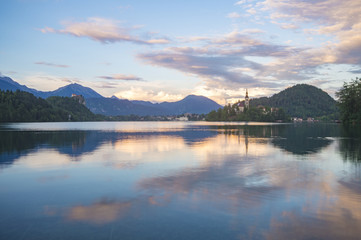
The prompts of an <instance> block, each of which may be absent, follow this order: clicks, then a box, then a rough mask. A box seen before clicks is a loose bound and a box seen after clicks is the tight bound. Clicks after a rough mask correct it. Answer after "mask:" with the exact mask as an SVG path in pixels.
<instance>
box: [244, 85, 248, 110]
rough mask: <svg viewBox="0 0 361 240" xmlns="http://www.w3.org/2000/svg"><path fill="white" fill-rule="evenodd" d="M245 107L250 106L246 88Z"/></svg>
mask: <svg viewBox="0 0 361 240" xmlns="http://www.w3.org/2000/svg"><path fill="white" fill-rule="evenodd" d="M244 107H245V108H249V97H248V89H246V97H245V98H244Z"/></svg>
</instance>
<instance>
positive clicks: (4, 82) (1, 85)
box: [0, 76, 45, 98]
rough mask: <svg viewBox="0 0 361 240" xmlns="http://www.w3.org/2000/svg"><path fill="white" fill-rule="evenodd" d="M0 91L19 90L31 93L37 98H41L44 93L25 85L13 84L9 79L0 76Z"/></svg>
mask: <svg viewBox="0 0 361 240" xmlns="http://www.w3.org/2000/svg"><path fill="white" fill-rule="evenodd" d="M0 90H3V91H6V90H9V91H16V90H20V91H24V92H29V93H32V94H34V95H35V96H37V97H42V96H43V95H45V92H41V91H38V90H35V89H33V88H28V87H27V86H25V85H20V84H19V83H17V82H15V81H14V80H12V79H11V78H9V77H5V76H0ZM43 98H44V97H43Z"/></svg>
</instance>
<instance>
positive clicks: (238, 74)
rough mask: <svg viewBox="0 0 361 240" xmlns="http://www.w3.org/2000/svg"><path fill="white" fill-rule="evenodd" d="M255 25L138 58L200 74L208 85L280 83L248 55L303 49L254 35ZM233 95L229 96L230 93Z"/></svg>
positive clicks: (229, 86) (277, 55)
mask: <svg viewBox="0 0 361 240" xmlns="http://www.w3.org/2000/svg"><path fill="white" fill-rule="evenodd" d="M260 33H262V31H261V30H258V29H253V30H251V29H245V31H232V32H230V33H228V34H225V35H223V36H219V37H216V38H208V39H206V40H205V39H204V38H203V39H202V40H201V41H202V43H204V44H203V46H200V47H189V46H183V47H170V48H166V49H164V50H162V51H155V52H150V53H143V54H138V56H137V57H138V58H139V59H141V60H142V61H144V62H145V63H148V64H150V65H154V66H162V67H165V68H170V69H175V70H177V71H180V72H182V73H184V74H190V75H194V76H196V77H198V78H200V79H201V80H202V81H203V82H204V83H205V85H206V86H207V87H212V88H217V89H219V90H221V89H238V88H246V87H248V88H249V87H279V83H277V82H272V81H270V80H272V79H269V76H266V75H264V74H263V71H264V70H265V69H266V70H267V66H266V64H265V63H262V62H259V61H258V62H257V61H255V60H253V59H249V58H248V57H250V56H253V57H260V58H261V59H262V58H264V59H263V61H264V62H267V61H266V59H265V58H266V57H267V58H270V57H271V58H275V59H276V60H277V59H278V58H281V57H282V58H284V57H288V56H292V55H294V54H295V53H297V52H300V51H303V49H299V48H294V47H289V46H283V45H277V44H271V43H267V42H264V41H262V40H259V39H256V38H255V37H253V36H252V35H251V34H260ZM230 97H232V96H230Z"/></svg>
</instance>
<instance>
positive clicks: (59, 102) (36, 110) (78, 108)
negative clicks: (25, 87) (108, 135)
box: [0, 90, 101, 122]
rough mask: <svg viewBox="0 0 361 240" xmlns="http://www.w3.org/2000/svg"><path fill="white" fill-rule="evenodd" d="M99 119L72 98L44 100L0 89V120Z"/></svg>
mask: <svg viewBox="0 0 361 240" xmlns="http://www.w3.org/2000/svg"><path fill="white" fill-rule="evenodd" d="M69 115H71V117H70V120H71V121H92V120H101V117H99V116H97V115H94V114H93V113H91V112H90V111H89V109H87V108H86V107H85V106H84V105H82V104H79V103H78V102H77V101H76V100H74V99H72V98H64V97H50V98H49V99H47V100H45V99H42V98H37V97H35V96H34V95H33V94H31V93H28V92H22V91H19V90H17V91H15V92H11V91H0V122H51V121H53V122H54V121H68V120H69Z"/></svg>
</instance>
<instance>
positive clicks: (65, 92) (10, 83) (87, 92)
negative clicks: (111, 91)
mask: <svg viewBox="0 0 361 240" xmlns="http://www.w3.org/2000/svg"><path fill="white" fill-rule="evenodd" d="M0 89H1V90H3V91H6V90H10V91H16V90H20V91H24V92H29V93H32V94H34V96H36V97H41V98H48V97H52V96H59V97H71V95H72V94H77V95H83V97H84V98H103V96H102V95H100V94H99V93H97V92H96V91H94V90H93V89H91V88H88V87H84V86H82V85H80V84H77V83H72V84H69V85H66V86H64V87H60V88H58V89H56V90H54V91H48V92H45V91H38V90H36V89H33V88H28V87H27V86H25V85H20V84H19V83H17V82H15V81H14V80H12V79H11V78H9V77H0Z"/></svg>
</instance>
